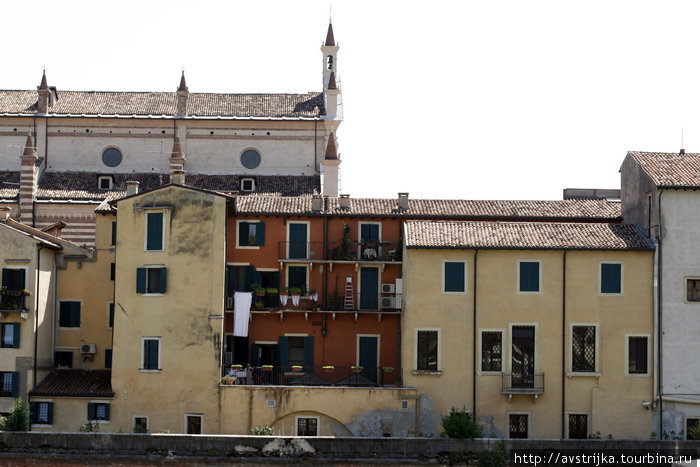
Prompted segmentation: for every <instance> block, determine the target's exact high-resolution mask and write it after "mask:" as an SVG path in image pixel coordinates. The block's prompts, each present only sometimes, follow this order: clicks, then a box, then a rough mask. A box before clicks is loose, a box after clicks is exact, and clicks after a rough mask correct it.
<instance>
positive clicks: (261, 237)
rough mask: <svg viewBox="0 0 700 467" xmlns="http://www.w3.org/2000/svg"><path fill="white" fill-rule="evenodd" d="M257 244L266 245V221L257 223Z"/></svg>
mask: <svg viewBox="0 0 700 467" xmlns="http://www.w3.org/2000/svg"><path fill="white" fill-rule="evenodd" d="M255 244H256V245H257V246H265V223H264V222H258V223H257V224H255Z"/></svg>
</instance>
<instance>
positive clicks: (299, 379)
mask: <svg viewBox="0 0 700 467" xmlns="http://www.w3.org/2000/svg"><path fill="white" fill-rule="evenodd" d="M229 368H230V365H227V366H224V368H223V373H224V374H225V375H226V374H228V371H229ZM234 377H235V381H234V382H233V384H234V385H270V386H341V387H342V386H350V387H378V386H396V385H397V383H398V378H397V374H396V371H395V369H394V368H393V367H364V368H363V367H347V366H343V367H338V366H301V365H300V366H271V365H269V366H268V365H263V366H259V367H248V368H241V369H237V370H234Z"/></svg>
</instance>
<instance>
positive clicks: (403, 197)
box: [397, 193, 408, 210]
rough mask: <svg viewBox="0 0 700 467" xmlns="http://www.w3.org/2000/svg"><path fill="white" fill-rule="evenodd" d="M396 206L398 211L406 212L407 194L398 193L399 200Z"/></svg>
mask: <svg viewBox="0 0 700 467" xmlns="http://www.w3.org/2000/svg"><path fill="white" fill-rule="evenodd" d="M397 204H398V205H399V209H401V210H407V209H408V193H399V199H398V201H397Z"/></svg>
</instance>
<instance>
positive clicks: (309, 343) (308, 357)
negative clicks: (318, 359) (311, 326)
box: [304, 336, 314, 367]
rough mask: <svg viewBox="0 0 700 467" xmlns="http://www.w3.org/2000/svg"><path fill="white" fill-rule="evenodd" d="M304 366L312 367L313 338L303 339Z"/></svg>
mask: <svg viewBox="0 0 700 467" xmlns="http://www.w3.org/2000/svg"><path fill="white" fill-rule="evenodd" d="M304 366H308V367H312V366H314V337H313V336H309V337H305V338H304Z"/></svg>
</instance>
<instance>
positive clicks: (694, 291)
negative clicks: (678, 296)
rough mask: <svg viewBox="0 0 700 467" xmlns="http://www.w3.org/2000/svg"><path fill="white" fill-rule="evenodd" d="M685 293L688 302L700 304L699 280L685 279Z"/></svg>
mask: <svg viewBox="0 0 700 467" xmlns="http://www.w3.org/2000/svg"><path fill="white" fill-rule="evenodd" d="M686 291H687V292H686V299H687V300H688V301H689V302H700V279H686Z"/></svg>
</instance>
